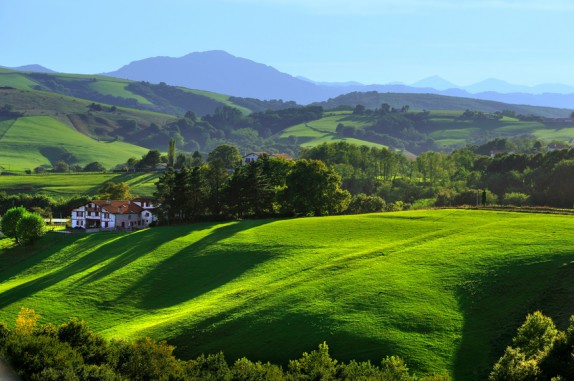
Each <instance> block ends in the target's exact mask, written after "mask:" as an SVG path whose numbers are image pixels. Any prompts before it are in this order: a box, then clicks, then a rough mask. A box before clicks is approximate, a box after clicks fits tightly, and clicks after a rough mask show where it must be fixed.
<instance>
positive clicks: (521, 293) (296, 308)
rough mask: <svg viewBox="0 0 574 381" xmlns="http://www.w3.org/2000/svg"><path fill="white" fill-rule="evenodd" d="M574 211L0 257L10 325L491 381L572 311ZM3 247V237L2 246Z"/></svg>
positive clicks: (435, 217) (177, 235) (319, 222)
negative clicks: (36, 316) (73, 325)
mask: <svg viewBox="0 0 574 381" xmlns="http://www.w3.org/2000/svg"><path fill="white" fill-rule="evenodd" d="M573 228H574V220H572V218H570V217H569V216H557V215H539V214H526V213H505V212H487V211H464V210H439V211H412V212H401V213H386V214H373V215H359V216H341V217H325V218H301V219H293V220H261V221H243V222H227V223H203V224H196V225H189V226H179V227H164V228H154V229H148V230H143V231H140V232H135V233H131V234H117V233H102V234H93V235H72V236H68V235H57V234H52V235H50V236H48V237H46V238H45V239H43V240H42V241H40V242H38V244H37V246H36V247H35V248H32V249H26V248H17V249H13V250H5V252H4V253H3V254H0V319H6V320H9V321H13V320H14V317H15V316H16V314H17V312H18V310H19V309H20V307H21V306H27V307H30V308H34V309H36V311H37V312H39V313H41V314H42V315H43V321H44V322H46V321H52V322H56V323H59V322H62V321H64V320H66V319H68V318H69V317H70V316H78V317H80V318H83V319H86V320H88V321H89V322H90V324H91V326H92V327H93V328H95V329H96V330H98V331H100V332H102V333H103V334H104V335H106V336H108V337H128V338H136V337H141V336H145V335H150V336H152V337H155V338H167V339H169V341H170V342H171V343H173V344H175V345H177V346H178V352H179V355H180V356H183V357H189V356H195V355H197V354H199V353H201V352H215V351H218V350H223V351H224V352H225V353H226V355H227V356H228V359H230V360H233V359H234V358H237V357H240V356H243V355H246V356H248V357H249V358H251V359H260V360H273V361H280V362H282V361H285V360H286V359H288V358H295V357H296V356H299V355H300V353H301V352H302V351H308V350H311V349H313V348H315V347H316V345H317V343H320V342H322V341H324V340H326V341H327V342H328V343H329V345H330V348H331V349H332V354H333V356H335V357H336V358H339V359H343V360H348V359H350V358H357V359H371V360H373V361H377V362H378V361H379V360H380V358H381V357H382V356H384V355H388V354H398V355H401V356H403V357H405V359H406V361H407V362H408V364H409V365H410V367H411V369H414V370H416V371H417V372H428V371H440V370H442V369H447V370H448V371H450V372H451V373H452V374H453V375H454V376H455V379H456V380H465V381H466V380H478V379H484V377H485V374H486V373H485V372H488V368H489V367H490V366H491V365H492V363H493V361H494V360H495V358H497V357H498V356H500V354H501V351H502V350H503V349H504V347H505V346H506V345H508V344H509V342H510V338H511V336H512V335H513V334H514V330H515V329H516V327H517V326H518V325H520V324H521V322H522V321H523V319H524V316H525V314H526V313H527V312H528V311H533V310H535V309H539V308H540V309H542V310H543V312H544V313H546V314H549V315H550V316H553V317H554V318H555V319H556V320H557V321H558V322H559V323H560V324H565V323H566V319H567V317H568V316H569V315H570V314H572V313H573V312H574V307H572V305H571V303H569V301H570V300H571V299H572V296H573V295H574V281H572V279H574V278H573V275H574V274H573V271H574V262H573V261H574V236H573V235H572V234H571V231H572V229H573ZM4 246H5V245H4Z"/></svg>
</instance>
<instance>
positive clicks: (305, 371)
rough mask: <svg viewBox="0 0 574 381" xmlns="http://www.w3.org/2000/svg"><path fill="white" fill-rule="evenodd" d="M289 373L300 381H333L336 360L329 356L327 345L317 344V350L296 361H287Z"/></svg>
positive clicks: (304, 354) (335, 372)
mask: <svg viewBox="0 0 574 381" xmlns="http://www.w3.org/2000/svg"><path fill="white" fill-rule="evenodd" d="M288 371H289V373H292V374H295V375H297V376H296V377H297V378H298V379H302V380H325V381H329V380H335V379H336V377H335V376H336V374H337V360H334V359H332V358H331V356H330V355H329V346H327V343H325V342H324V343H323V344H319V349H317V350H314V351H311V353H307V352H305V353H303V357H301V358H300V359H298V360H291V361H289V370H288Z"/></svg>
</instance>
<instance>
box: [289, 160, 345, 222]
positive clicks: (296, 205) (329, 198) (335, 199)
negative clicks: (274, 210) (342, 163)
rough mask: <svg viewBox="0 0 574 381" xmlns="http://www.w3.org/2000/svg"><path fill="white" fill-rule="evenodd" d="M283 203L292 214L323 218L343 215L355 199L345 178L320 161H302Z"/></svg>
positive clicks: (294, 172)
mask: <svg viewBox="0 0 574 381" xmlns="http://www.w3.org/2000/svg"><path fill="white" fill-rule="evenodd" d="M285 184H286V188H285V189H284V190H283V191H282V193H281V196H280V200H281V201H282V203H283V205H282V206H283V208H284V209H285V211H286V212H288V213H293V214H302V215H315V216H321V215H326V214H336V213H341V212H343V211H345V210H346V209H347V206H348V205H349V202H350V200H351V195H350V193H349V192H348V191H343V190H341V188H340V186H341V177H340V176H339V175H338V174H337V173H336V172H335V171H334V170H333V169H332V168H330V167H327V165H325V163H323V162H322V161H319V160H306V159H302V160H298V161H297V162H296V163H295V165H294V166H293V168H292V169H291V171H290V172H289V174H288V175H287V178H286V179H285Z"/></svg>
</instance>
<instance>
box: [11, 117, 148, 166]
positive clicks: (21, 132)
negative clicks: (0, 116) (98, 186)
mask: <svg viewBox="0 0 574 381" xmlns="http://www.w3.org/2000/svg"><path fill="white" fill-rule="evenodd" d="M12 122H13V123H12V124H11V126H10V127H9V128H8V124H9V123H11V122H10V120H4V121H3V122H0V134H1V131H4V134H2V135H0V166H2V167H3V168H5V169H8V170H20V171H21V170H24V169H34V168H36V167H38V166H41V165H47V166H50V165H53V164H55V163H56V162H57V161H58V160H59V158H60V157H61V155H63V154H65V153H70V154H72V155H73V156H74V157H75V158H76V163H77V164H80V165H86V164H88V163H90V162H93V161H99V162H100V163H102V164H103V165H104V166H105V167H106V168H111V167H113V166H115V165H117V164H120V163H125V162H126V161H127V160H128V159H129V158H130V157H141V156H142V155H144V154H145V153H147V150H146V149H145V148H142V147H138V146H135V145H132V144H128V143H123V142H98V141H96V140H93V139H91V138H89V137H87V136H86V135H83V134H81V133H80V132H78V131H77V130H75V129H74V128H72V127H70V126H68V125H66V124H63V123H61V122H59V121H57V120H56V119H54V118H52V117H49V116H32V117H22V118H18V119H16V120H15V121H12Z"/></svg>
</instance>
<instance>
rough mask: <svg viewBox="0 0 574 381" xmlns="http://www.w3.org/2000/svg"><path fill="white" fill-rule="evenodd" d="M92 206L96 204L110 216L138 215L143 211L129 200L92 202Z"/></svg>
mask: <svg viewBox="0 0 574 381" xmlns="http://www.w3.org/2000/svg"><path fill="white" fill-rule="evenodd" d="M92 204H96V205H98V206H99V207H100V208H102V209H104V210H105V211H106V212H108V213H112V214H130V213H136V214H139V213H141V211H142V210H143V208H142V207H141V206H139V205H138V204H134V203H133V202H130V201H129V200H94V201H92Z"/></svg>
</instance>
